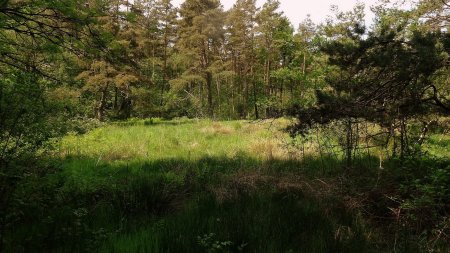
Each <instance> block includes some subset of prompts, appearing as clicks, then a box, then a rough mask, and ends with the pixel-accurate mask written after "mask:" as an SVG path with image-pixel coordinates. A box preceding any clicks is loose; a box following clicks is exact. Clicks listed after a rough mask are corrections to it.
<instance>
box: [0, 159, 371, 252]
mask: <svg viewBox="0 0 450 253" xmlns="http://www.w3.org/2000/svg"><path fill="white" fill-rule="evenodd" d="M371 159H372V158H370V159H368V161H371ZM51 164H52V166H53V167H57V168H59V169H56V170H53V172H52V173H48V174H46V175H45V176H33V177H29V178H25V179H24V180H23V182H21V184H19V186H18V188H17V189H16V192H15V194H14V203H12V205H11V208H10V209H11V210H9V211H8V212H9V213H10V214H11V216H9V217H8V221H7V224H9V225H8V226H7V227H6V229H5V231H6V233H5V236H4V238H5V241H4V243H5V245H6V247H5V252H85V251H86V252H92V251H96V250H97V249H99V247H101V245H102V243H105V244H104V246H102V249H103V251H104V252H355V251H358V252H361V250H362V249H364V247H365V245H366V243H365V241H364V239H363V235H362V232H361V231H360V228H359V225H358V224H357V222H356V220H355V218H354V217H353V216H352V214H348V213H346V212H345V211H342V210H341V209H339V208H336V209H333V208H332V206H330V205H324V203H321V202H320V201H318V200H316V199H314V198H312V197H308V196H304V194H303V192H301V191H300V190H296V191H289V190H285V191H283V190H280V189H276V188H274V187H272V186H271V185H268V186H267V187H264V188H261V189H254V191H252V192H248V191H245V192H240V193H239V195H238V196H237V197H236V198H233V199H229V200H226V201H223V202H221V201H218V200H217V199H216V198H215V197H214V194H212V192H211V189H213V188H215V187H216V186H218V185H221V186H222V187H223V184H226V182H227V181H226V180H224V179H226V178H227V177H231V176H233V175H237V174H238V173H239V172H255V171H258V172H260V173H269V174H272V175H277V174H278V173H286V172H298V173H306V174H309V175H322V176H323V175H327V174H329V175H332V174H335V173H339V171H340V168H341V167H342V166H341V162H340V161H338V160H336V159H333V158H331V157H329V158H327V159H325V158H322V159H319V160H318V159H315V158H312V157H311V158H308V159H306V160H305V161H303V162H300V161H294V160H288V161H286V160H269V161H261V160H257V159H255V158H252V157H249V156H246V155H244V154H240V155H237V156H235V157H233V158H228V157H204V158H201V159H197V160H185V159H166V160H148V161H146V160H134V161H115V162H107V161H101V160H98V159H95V158H92V157H77V156H73V157H67V158H65V159H63V160H53V161H51ZM224 182H225V183H224ZM226 187H233V185H229V186H227V185H225V188H226ZM329 208H332V211H331V212H330V209H329ZM336 233H337V234H336ZM108 238H112V239H108ZM217 243H219V244H217ZM214 249H215V250H214Z"/></svg>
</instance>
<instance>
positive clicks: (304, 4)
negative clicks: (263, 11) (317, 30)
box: [173, 0, 376, 28]
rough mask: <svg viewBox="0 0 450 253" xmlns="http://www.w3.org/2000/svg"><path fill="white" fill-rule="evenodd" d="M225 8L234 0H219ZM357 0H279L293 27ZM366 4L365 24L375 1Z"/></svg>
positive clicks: (178, 0)
mask: <svg viewBox="0 0 450 253" xmlns="http://www.w3.org/2000/svg"><path fill="white" fill-rule="evenodd" d="M220 1H221V2H222V5H223V6H224V9H225V10H228V9H229V8H231V7H233V4H234V3H235V2H236V1H235V0H220ZM182 2H184V0H173V4H174V5H175V6H179V5H180V4H181V3H182ZM264 2H265V0H257V6H258V7H259V6H262V5H263V4H264ZM357 2H358V1H357V0H310V1H308V0H280V3H281V8H280V9H281V11H283V12H284V14H285V15H286V16H287V17H288V18H289V19H290V20H291V23H292V24H293V25H294V27H296V28H297V27H298V24H299V23H300V22H301V21H302V20H304V19H305V18H306V16H307V15H308V14H310V15H311V19H312V20H313V21H314V22H315V23H320V22H323V21H325V19H326V18H327V16H328V15H330V14H331V11H330V6H331V5H337V6H339V10H341V11H348V10H351V9H352V8H353V6H354V5H355V4H356V3H357ZM361 2H364V3H365V4H366V25H370V24H371V23H372V22H371V21H372V19H373V17H374V15H373V14H372V13H371V11H370V8H369V7H370V6H371V5H373V4H375V3H376V0H365V1H361Z"/></svg>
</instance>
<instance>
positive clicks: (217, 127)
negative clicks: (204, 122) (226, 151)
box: [201, 122, 234, 135]
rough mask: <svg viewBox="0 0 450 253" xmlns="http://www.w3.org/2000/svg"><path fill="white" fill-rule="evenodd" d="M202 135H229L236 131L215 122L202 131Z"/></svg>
mask: <svg viewBox="0 0 450 253" xmlns="http://www.w3.org/2000/svg"><path fill="white" fill-rule="evenodd" d="M201 132H202V133H205V134H223V135H228V134H232V133H233V132H234V129H233V128H231V127H228V126H224V125H222V124H220V123H219V122H214V123H212V124H211V125H210V126H207V127H204V128H202V129H201Z"/></svg>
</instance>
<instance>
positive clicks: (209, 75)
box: [206, 71, 214, 117]
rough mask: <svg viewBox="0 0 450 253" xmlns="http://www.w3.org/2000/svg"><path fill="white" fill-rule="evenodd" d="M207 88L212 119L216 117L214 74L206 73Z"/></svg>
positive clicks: (209, 113)
mask: <svg viewBox="0 0 450 253" xmlns="http://www.w3.org/2000/svg"><path fill="white" fill-rule="evenodd" d="M206 88H207V89H208V115H209V116H210V117H213V116H214V110H213V98H212V96H213V94H212V93H213V92H212V74H211V72H209V71H207V72H206Z"/></svg>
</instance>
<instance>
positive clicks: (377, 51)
mask: <svg viewBox="0 0 450 253" xmlns="http://www.w3.org/2000/svg"><path fill="white" fill-rule="evenodd" d="M385 2H386V1H385ZM388 2H389V1H388ZM387 6H388V5H387V4H386V3H383V4H381V5H378V6H377V7H375V8H374V10H375V11H376V14H377V19H376V20H375V23H374V25H373V26H372V27H370V28H368V27H366V26H365V24H364V6H363V5H361V4H360V5H357V6H355V8H354V10H353V11H350V12H340V11H339V10H337V9H336V8H335V9H334V11H335V14H336V17H335V18H334V19H329V20H328V21H327V22H325V23H323V24H319V25H317V24H314V23H313V22H312V21H311V20H310V19H309V18H307V19H306V20H304V21H303V22H302V23H301V24H299V26H298V29H294V26H293V25H292V24H291V23H290V22H289V20H288V19H287V18H286V17H285V16H284V15H283V13H282V12H281V11H280V10H279V7H280V2H279V1H277V0H268V1H267V2H266V3H265V4H264V5H263V6H262V7H259V8H258V7H257V6H256V1H254V0H238V1H236V3H235V5H234V6H233V8H231V9H230V10H228V11H224V10H223V7H222V5H221V4H220V2H219V1H218V0H187V1H185V2H184V3H183V4H182V5H181V6H180V7H179V8H176V7H174V6H173V5H172V3H171V1H170V0H135V1H123V0H109V1H90V0H72V1H52V0H40V1H5V0H4V1H2V2H1V5H0V21H1V22H0V35H1V37H0V54H1V56H2V57H1V59H0V75H1V77H2V78H1V84H2V86H1V89H0V91H1V92H0V99H1V104H0V105H1V109H2V110H1V111H0V112H1V117H0V120H1V123H2V124H1V128H2V129H1V130H2V133H1V143H2V147H1V150H0V152H1V156H2V160H7V159H6V158H5V157H6V156H7V155H8V154H13V153H18V152H17V151H18V150H20V149H27V147H33V148H34V147H36V146H39V144H40V143H41V142H42V141H43V140H45V139H47V138H48V137H51V136H52V135H57V132H58V131H59V130H60V129H61V128H57V129H58V131H55V130H54V129H55V125H57V124H58V122H60V123H63V124H62V125H63V127H62V128H63V129H62V130H63V131H64V129H65V130H67V128H68V127H67V125H70V124H67V121H66V119H71V120H73V119H77V118H79V119H83V118H84V119H86V118H96V119H98V120H100V121H103V120H107V119H125V118H129V117H164V118H173V117H182V116H187V117H211V118H216V119H218V118H223V119H242V118H269V117H280V116H285V115H296V116H297V117H300V118H302V122H303V123H308V124H309V125H311V124H313V123H326V122H327V121H332V120H336V119H342V118H365V119H367V120H369V121H373V122H377V123H380V124H384V125H391V126H392V125H398V124H397V123H396V122H397V121H399V122H403V120H404V119H406V118H411V117H414V118H417V117H416V116H418V115H422V116H424V115H429V114H430V113H431V114H432V113H448V109H449V105H448V104H449V103H448V97H449V94H448V90H449V89H448V52H449V48H450V46H449V41H450V39H449V36H448V33H447V31H448V30H447V29H448V26H449V22H448V21H449V20H448V15H446V14H448V10H449V6H448V4H446V3H445V1H444V2H443V1H437V0H434V1H422V2H420V3H419V4H417V5H416V6H415V7H414V8H413V9H411V10H401V9H398V8H389V7H387ZM306 114H307V115H310V117H307V115H306ZM422 118H423V117H422ZM49 119H53V120H49ZM41 121H42V122H41ZM38 122H41V123H42V124H40V123H38ZM48 122H52V123H50V124H49V126H48V127H49V129H48V130H44V129H46V127H45V125H46V124H47V123H48ZM304 125H305V124H303V126H304ZM33 126H37V127H35V128H33ZM300 128H303V127H300V126H299V127H297V130H298V129H300ZM24 132H27V133H33V132H34V133H35V134H30V136H33V138H32V139H33V140H31V139H30V140H27V137H25V136H24V134H23V133H24ZM294 132H298V131H294ZM49 133H51V134H49ZM30 142H31V143H34V144H30ZM19 153H20V152H19Z"/></svg>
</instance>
